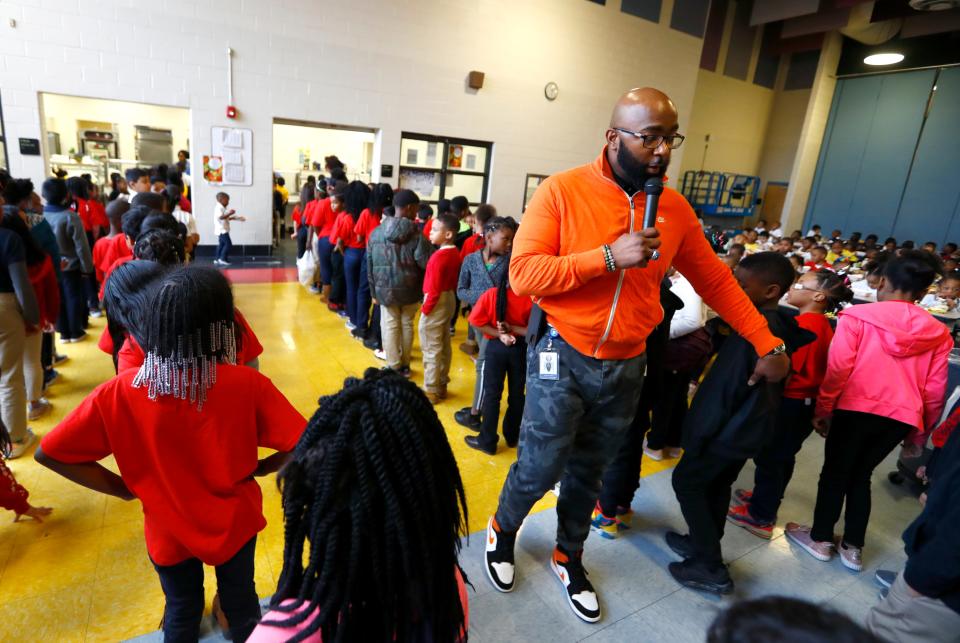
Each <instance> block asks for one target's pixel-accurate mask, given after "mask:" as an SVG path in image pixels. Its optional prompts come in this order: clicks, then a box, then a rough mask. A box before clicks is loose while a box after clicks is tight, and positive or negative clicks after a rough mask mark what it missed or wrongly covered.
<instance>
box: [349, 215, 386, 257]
mask: <svg viewBox="0 0 960 643" xmlns="http://www.w3.org/2000/svg"><path fill="white" fill-rule="evenodd" d="M378 225H380V215H379V214H374V213H373V212H371V211H370V210H369V209H365V210H364V211H363V212H361V213H360V218H359V219H357V224H356V225H355V226H353V233H354V234H355V235H356V236H357V239H359V240H360V243H362V244H363V245H362V246H361V247H363V248H366V247H367V240H368V239H370V233H371V232H373V231H374V230H376V229H377V226H378Z"/></svg>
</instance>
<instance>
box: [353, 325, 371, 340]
mask: <svg viewBox="0 0 960 643" xmlns="http://www.w3.org/2000/svg"><path fill="white" fill-rule="evenodd" d="M350 334H351V335H353V336H354V337H356V338H357V339H365V338H366V337H367V331H366V329H363V328H360V327H357V328H354V329H353V330H351V331H350Z"/></svg>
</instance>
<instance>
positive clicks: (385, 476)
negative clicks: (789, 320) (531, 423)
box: [264, 369, 467, 643]
mask: <svg viewBox="0 0 960 643" xmlns="http://www.w3.org/2000/svg"><path fill="white" fill-rule="evenodd" d="M319 404H320V406H319V408H318V409H317V411H316V412H315V413H314V414H313V417H312V418H311V419H310V422H309V423H308V424H307V428H306V430H305V431H304V433H303V436H302V437H301V438H300V442H299V443H298V444H297V447H296V449H295V451H294V456H293V459H292V460H291V462H290V464H288V465H287V466H286V468H284V469H283V471H281V473H280V475H279V478H278V484H279V485H280V488H281V492H282V495H283V514H284V523H285V525H284V535H285V543H284V554H283V555H284V559H283V571H282V572H281V574H280V582H279V585H278V587H277V592H276V594H274V597H273V601H272V609H273V610H275V611H277V612H284V613H285V614H286V615H288V617H287V618H286V619H282V620H278V619H275V620H272V621H264V624H267V625H276V626H279V627H291V626H293V625H297V624H301V623H305V622H306V623H307V627H306V628H305V629H304V630H303V631H301V632H299V633H298V634H297V635H296V636H294V637H293V638H291V639H290V641H291V642H295V641H302V640H304V639H306V638H307V637H308V636H310V635H311V634H313V633H315V632H318V631H319V632H320V633H321V636H322V638H323V640H324V641H329V642H330V643H333V642H334V641H389V642H394V641H395V642H397V643H403V642H407V641H427V640H429V641H455V640H458V639H461V638H462V639H464V640H465V639H466V632H465V631H464V628H463V625H464V611H463V606H462V604H461V602H460V594H459V590H458V585H457V582H456V579H455V576H454V569H455V568H456V567H457V556H458V554H459V552H460V546H461V545H460V535H461V534H462V533H465V531H466V524H467V505H466V496H465V494H464V490H463V483H462V481H461V479H460V472H459V470H458V469H457V463H456V460H455V459H454V456H453V452H452V451H451V449H450V444H449V443H448V442H447V437H446V434H445V432H444V429H443V425H442V424H441V423H440V419H439V418H438V417H437V414H436V411H434V409H433V407H432V406H431V404H430V402H429V400H427V398H426V396H424V394H423V393H422V392H421V391H420V389H419V388H417V386H416V385H415V384H413V383H411V382H409V381H407V380H406V379H404V378H403V377H401V376H400V375H398V374H396V373H395V372H393V371H391V370H389V369H384V370H382V371H378V370H375V369H368V370H367V371H366V373H364V376H363V379H358V378H352V377H351V378H348V379H347V380H346V381H345V382H344V388H343V389H342V390H341V391H340V392H339V393H337V394H335V395H330V396H326V397H323V398H321V399H320V402H319ZM308 542H309V545H308V544H307V543H308ZM305 548H308V554H307V558H306V560H307V563H306V566H304V549H305ZM288 599H294V600H293V601H292V602H289V603H287V604H283V602H284V601H286V600H288ZM300 608H304V609H302V610H301V611H299V612H296V613H295V611H296V610H298V609H300Z"/></svg>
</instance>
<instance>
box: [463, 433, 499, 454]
mask: <svg viewBox="0 0 960 643" xmlns="http://www.w3.org/2000/svg"><path fill="white" fill-rule="evenodd" d="M463 441H464V442H466V443H467V446H468V447H470V448H471V449H476V450H477V451H482V452H484V453H486V454H487V455H497V446H496V445H494V446H493V448H492V449H489V448H487V447H485V446H483V444H481V443H480V437H479V436H476V435H468V436H467V437H465V438H463Z"/></svg>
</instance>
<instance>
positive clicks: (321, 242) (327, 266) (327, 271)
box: [317, 237, 333, 286]
mask: <svg viewBox="0 0 960 643" xmlns="http://www.w3.org/2000/svg"><path fill="white" fill-rule="evenodd" d="M332 255H333V244H332V243H330V239H329V238H328V237H320V238H319V239H317V262H318V263H319V264H320V283H321V284H323V285H324V286H329V285H330V284H331V283H332V281H331V280H332V279H333V256H332Z"/></svg>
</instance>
